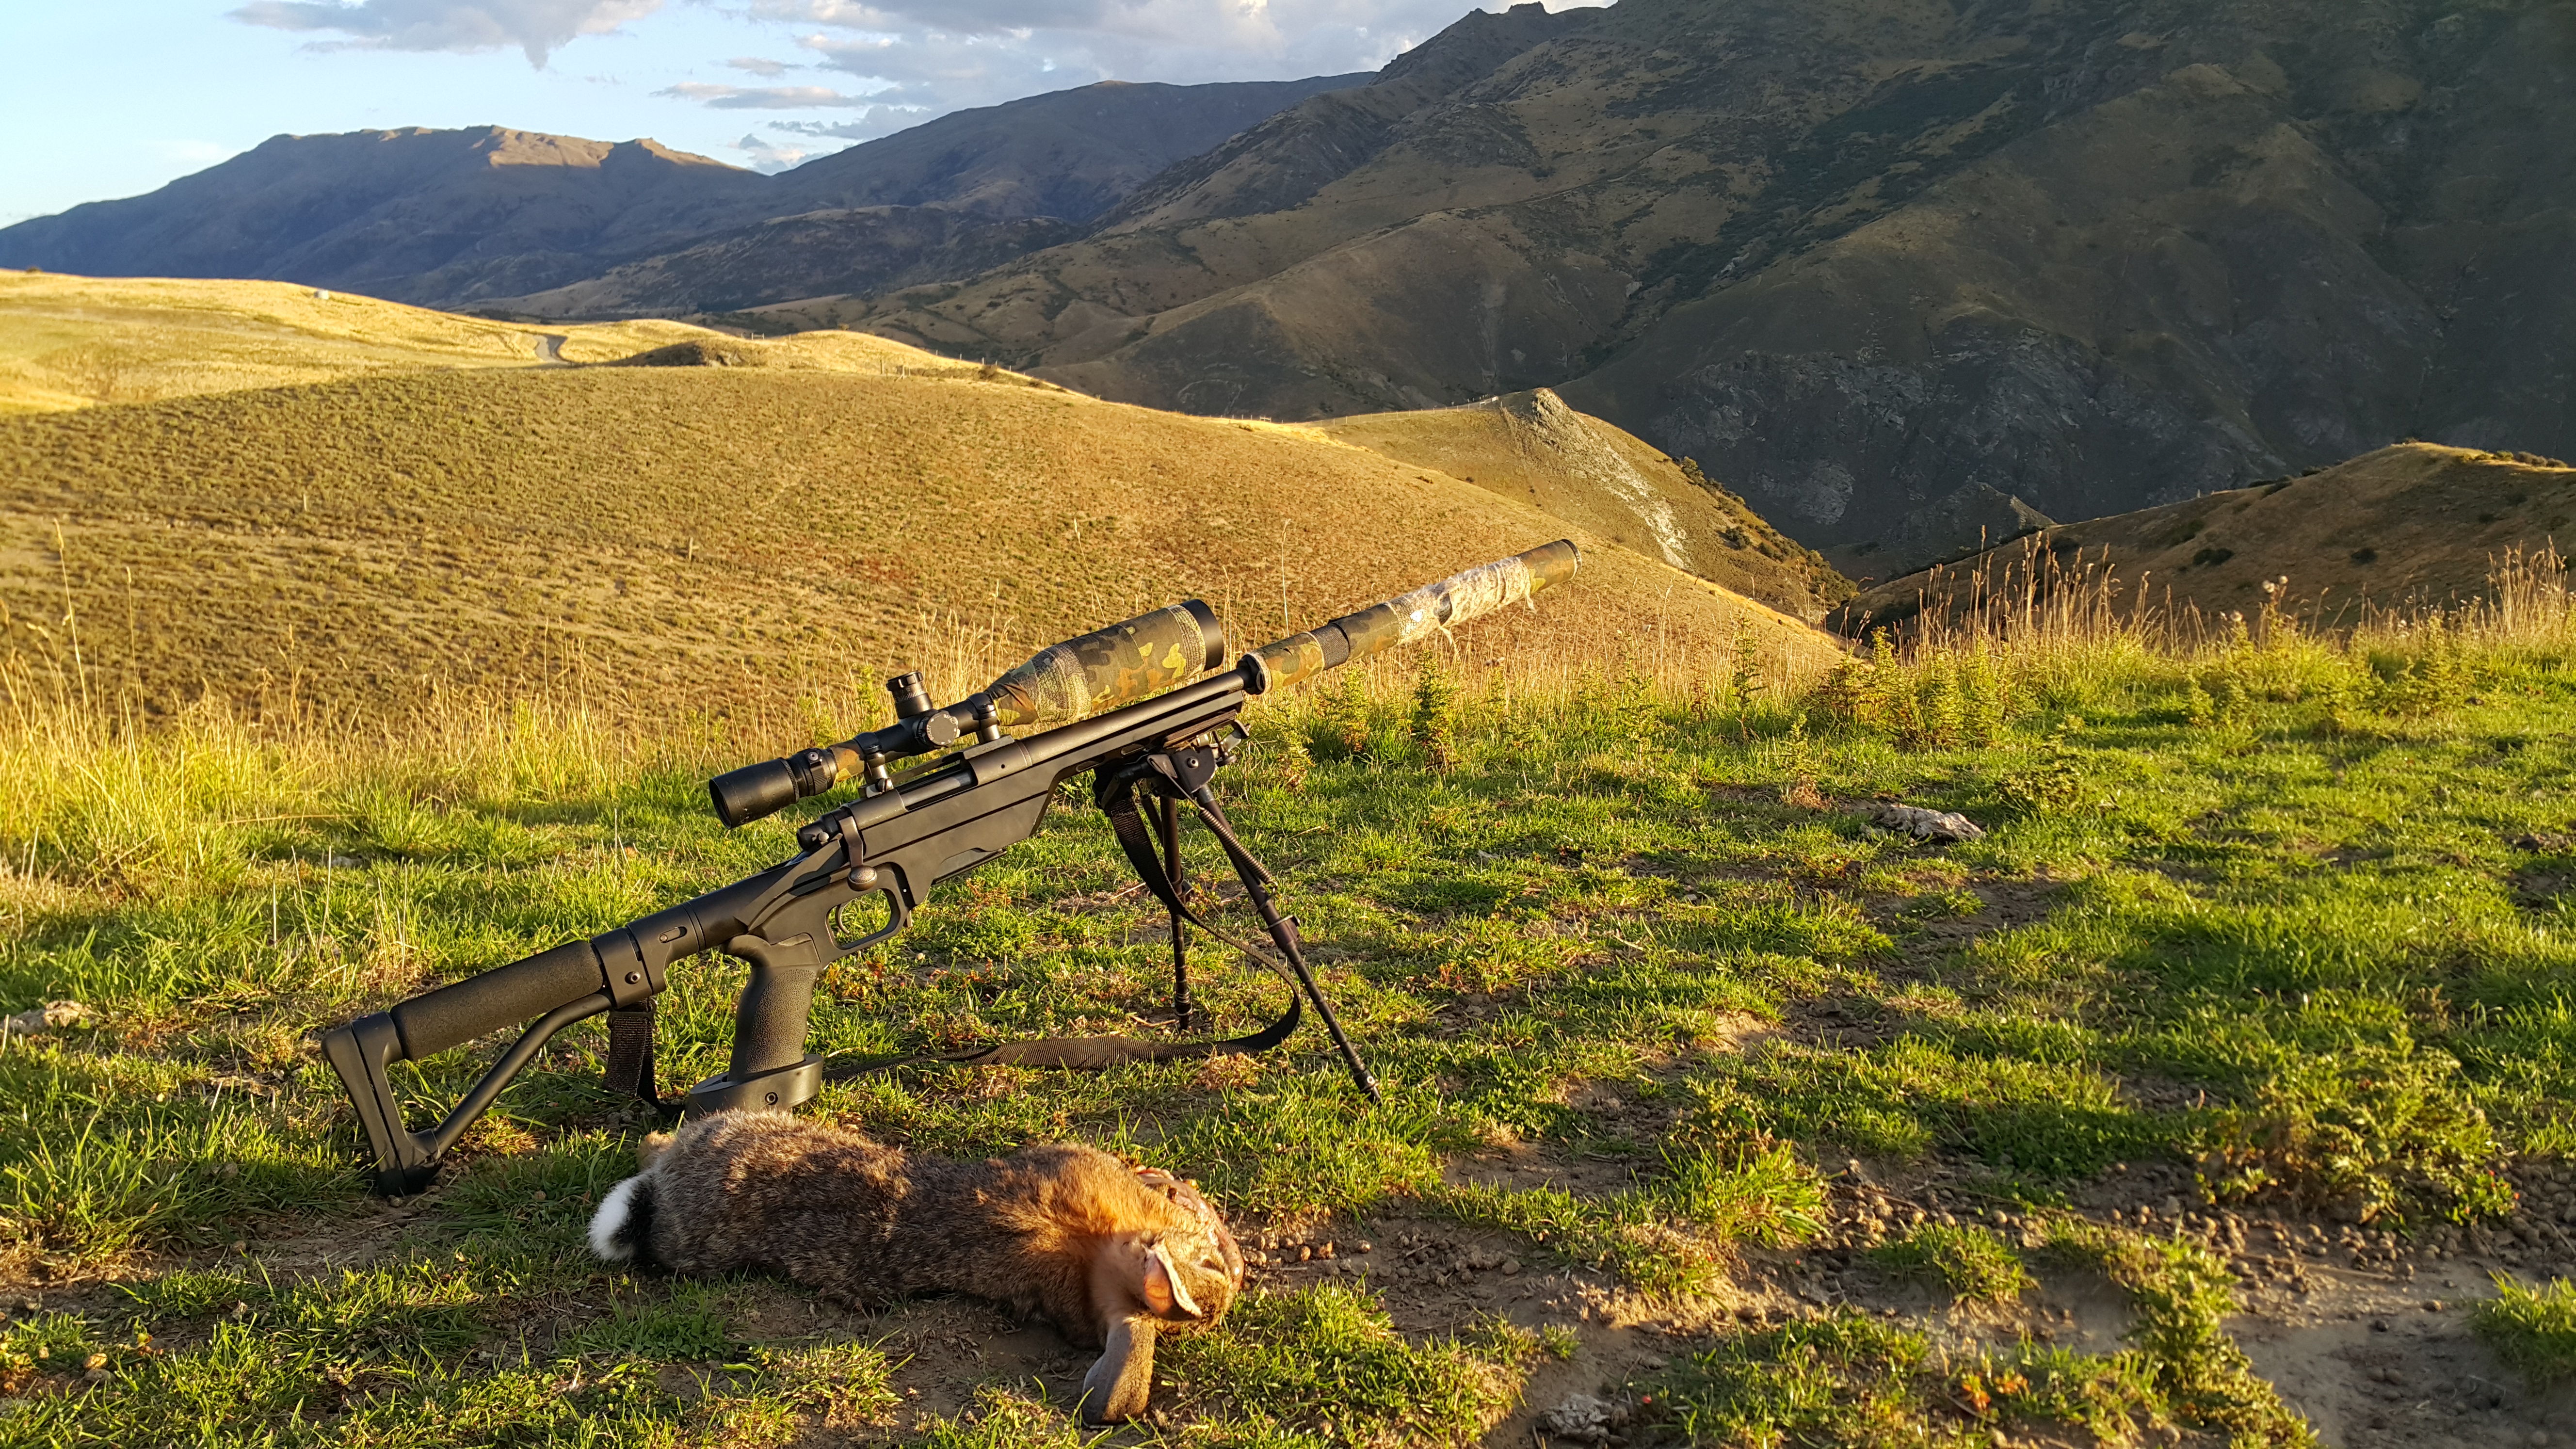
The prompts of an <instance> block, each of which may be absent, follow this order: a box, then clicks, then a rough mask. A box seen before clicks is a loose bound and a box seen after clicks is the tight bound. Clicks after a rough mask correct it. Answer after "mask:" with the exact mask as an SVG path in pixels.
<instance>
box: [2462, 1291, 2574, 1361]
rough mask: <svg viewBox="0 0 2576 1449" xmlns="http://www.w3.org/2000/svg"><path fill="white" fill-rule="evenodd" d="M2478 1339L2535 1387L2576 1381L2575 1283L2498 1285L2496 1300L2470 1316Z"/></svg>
mask: <svg viewBox="0 0 2576 1449" xmlns="http://www.w3.org/2000/svg"><path fill="white" fill-rule="evenodd" d="M2470 1322H2471V1323H2472V1324H2473V1325H2474V1326H2475V1327H2476V1328H2477V1331H2478V1336H2479V1337H2480V1338H2483V1339H2485V1340H2486V1341H2487V1342H2488V1343H2489V1344H2491V1345H2493V1346H2494V1348H2495V1351H2496V1353H2497V1354H2498V1355H2499V1356H2501V1357H2502V1358H2503V1359H2504V1361H2505V1362H2507V1363H2509V1364H2512V1365H2513V1366H2514V1367H2515V1368H2518V1369H2520V1370H2522V1371H2523V1372H2524V1373H2525V1374H2528V1375H2530V1377H2531V1382H2532V1384H2533V1386H2534V1387H2545V1386H2547V1385H2550V1384H2554V1383H2557V1382H2559V1381H2560V1380H2562V1379H2567V1378H2571V1377H2576V1282H2570V1281H2569V1280H2567V1279H2565V1278H2557V1279H2552V1280H2551V1281H2549V1282H2546V1283H2543V1284H2541V1285H2540V1286H2539V1287H2537V1288H2534V1287H2531V1286H2529V1285H2527V1284H2523V1283H2517V1282H2515V1281H2514V1280H2512V1279H2510V1278H2499V1279H2497V1280H2496V1296H2495V1297H2493V1298H2490V1299H2488V1300H2487V1301H2485V1302H2483V1303H2480V1304H2478V1305H2477V1307H2476V1308H2475V1309H2474V1310H2473V1311H2472V1315H2471V1318H2470Z"/></svg>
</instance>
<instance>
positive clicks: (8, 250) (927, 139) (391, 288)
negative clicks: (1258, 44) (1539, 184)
mask: <svg viewBox="0 0 2576 1449" xmlns="http://www.w3.org/2000/svg"><path fill="white" fill-rule="evenodd" d="M1360 79H1365V77H1360V76H1315V77H1311V78H1309V79H1306V80H1297V81H1262V82H1234V83H1224V84H1215V85H1201V86H1169V85H1121V84H1117V83H1114V82H1106V83H1102V84H1099V85H1091V86H1082V87H1078V88H1075V89H1072V90H1065V91H1055V92H1050V93H1048V94H1045V95H1038V96H1030V97H1027V98H1025V99H1022V100H1017V101H1013V102H1010V103H1009V104H1007V105H1001V106H986V107H981V108H978V109H974V110H966V111H956V112H952V113H950V114H949V115H946V116H942V117H940V118H939V119H937V120H934V121H928V122H924V123H923V124H921V125H919V126H915V127H912V128H911V129H909V130H905V131H901V132H897V133H896V134H894V135H892V136H886V137H881V138H879V139H877V140H874V141H868V142H864V143H862V144H860V145H857V146H852V147H850V148H848V149H846V150H843V151H839V152H835V153H833V154H832V155H829V156H823V157H818V158H817V159H815V160H813V161H809V162H807V163H806V164H804V165H803V166H800V167H797V168H795V169H793V170H790V171H787V172H783V173H781V174H779V175H777V176H774V177H772V176H763V175H760V174H758V173H756V172H752V171H747V170H743V169H741V168H738V167H733V166H727V165H724V164H722V163H720V162H716V161H711V160H709V159H707V158H706V157H703V156H692V155H687V154H685V153H682V152H677V151H672V150H669V149H668V148H666V147H663V146H661V145H660V144H658V143H656V142H653V141H650V140H643V141H628V142H623V143H620V144H616V145H611V144H609V143H607V142H602V141H588V140H583V139H581V138H578V137H572V136H550V135H543V134H539V133H535V132H527V131H514V130H510V129H507V128H504V127H499V126H490V127H482V128H478V129H472V130H461V131H438V130H428V129H422V128H412V129H406V130H392V131H356V132H350V133H348V134H345V135H328V136H275V137H271V138H270V139H269V140H267V141H266V142H263V143H262V144H261V145H259V146H258V147H256V148H254V149H253V150H251V151H248V152H246V153H244V154H242V155H240V156H236V157H234V158H232V159H231V160H229V161H225V162H223V163H221V164H220V165H216V166H212V167H209V168H207V169H206V170H204V171H200V172H197V173H195V174H194V175H191V176H186V177H182V178H180V179H179V180H177V181H174V182H172V183H170V184H169V185H168V186H165V187H162V188H161V189H160V190H158V191H155V192H153V193H151V194H150V195H147V196H138V197H129V198H126V199H124V200H119V201H103V202H93V203H90V204H88V205H85V206H76V207H73V208H72V209H71V210H69V211H67V212H64V213H62V214H60V215H58V216H47V217H38V218H36V219H34V220H32V221H25V222H20V223H19V224H17V225H15V226H11V227H7V228H0V266H12V267H44V268H47V269H49V270H77V271H81V272H84V273H90V274H99V275H115V276H159V277H256V278H264V279H272V280H283V281H291V282H298V283H302V284H304V285H306V286H319V287H327V288H331V289H333V290H349V291H363V292H368V293H371V294H374V295H377V296H383V297H390V298H394V299H396V300H400V301H406V302H416V303H420V304H423V305H428V306H443V307H463V306H477V307H483V308H502V307H504V306H505V303H506V301H507V299H515V298H519V297H522V296H524V295H526V294H534V293H544V292H548V291H550V290H551V289H554V288H559V287H563V286H566V285H568V284H570V283H574V282H580V281H584V280H587V279H590V278H594V277H598V276H599V275H600V274H602V273H603V272H608V271H610V270H611V269H613V268H615V267H617V266H619V265H620V264H623V263H628V262H633V261H637V260H640V259H643V258H646V257H653V256H659V255H662V254H665V253H672V252H686V251H687V250H688V249H689V248H691V247H693V246H696V245H698V244H699V243H701V242H705V241H708V240H710V239H714V238H719V237H724V236H728V235H730V234H733V233H738V232H741V231H742V230H743V229H744V228H754V229H755V234H757V228H758V224H759V223H761V222H763V221H767V220H771V219H774V218H782V217H802V216H804V215H805V214H807V213H812V212H829V211H849V210H851V209H854V208H886V207H892V208H897V209H898V214H897V215H896V216H895V217H893V218H892V219H891V220H890V221H889V220H887V219H883V218H880V219H878V220H877V221H876V222H875V223H874V224H873V225H870V226H866V227H863V228H862V229H861V230H859V231H857V232H850V231H848V230H847V229H846V228H844V229H843V231H842V232H841V233H840V234H839V235H837V236H836V237H835V238H834V241H835V242H836V244H837V245H838V247H839V248H840V250H841V252H842V254H841V255H840V257H839V259H838V260H837V262H835V263H829V264H824V265H822V266H821V267H820V268H819V270H818V269H817V267H816V264H814V263H812V262H810V261H805V260H794V261H790V262H788V263H787V264H786V266H785V269H784V270H783V271H780V272H777V273H775V274H773V273H772V272H771V271H770V270H769V269H768V268H769V266H770V265H771V264H772V263H774V262H776V261H777V260H778V258H779V254H778V253H777V252H775V251H774V250H770V249H764V248H763V247H760V246H756V245H755V246H750V247H744V246H740V245H735V246H732V247H730V248H729V249H727V250H726V251H725V253H724V259H725V268H724V271H723V274H722V276H721V278H719V279H718V280H717V282H716V284H715V286H714V287H713V291H712V292H711V294H710V295H709V296H708V297H705V298H700V297H698V296H696V295H694V294H686V295H680V296H678V297H676V298H674V297H673V296H672V295H671V293H672V288H673V286H674V285H675V282H676V280H677V278H679V277H693V276H697V275H699V274H700V273H701V272H702V271H703V269H702V268H694V269H693V267H692V266H691V265H689V264H685V263H683V264H679V265H677V266H676V268H674V267H662V268H658V269H656V270H655V271H654V273H653V274H652V275H653V276H654V278H655V281H656V283H657V284H658V290H657V291H655V292H653V294H652V296H653V298H654V300H652V301H650V302H647V301H644V300H640V299H639V300H634V301H631V302H624V303H612V302H609V301H606V300H603V299H601V298H599V297H598V296H597V295H596V289H594V292H593V293H587V294H583V296H584V297H585V299H586V300H587V301H589V302H590V303H591V304H592V305H593V306H594V308H595V310H593V311H590V312H587V313H584V314H582V315H592V316H597V315H605V314H607V313H611V312H613V313H617V314H619V315H640V314H645V313H651V312H656V311H659V312H662V313H666V314H667V313H684V312H691V311H703V310H709V309H714V308H724V307H731V306H738V305H746V304H747V302H748V301H779V300H783V299H787V298H793V297H801V296H811V295H814V294H815V292H814V290H813V289H818V288H824V289H828V288H830V287H835V286H839V287H848V288H862V287H868V288H873V287H882V286H888V285H896V284H901V283H905V282H910V281H914V280H919V279H923V278H929V277H942V276H950V277H953V276H963V275H968V274H970V273H972V272H974V271H977V270H981V269H982V268H984V267H987V266H990V265H992V264H994V263H996V262H998V261H1001V260H1004V259H1006V258H1008V257H1011V256H1016V255H1018V254H1019V253H1020V252H1021V251H1025V250H1028V249H1029V248H1031V247H1033V246H1041V245H1046V244H1049V243H1052V242H1055V241H1060V240H1063V239H1064V236H1065V231H1064V229H1063V228H1061V227H1058V228H1053V229H1050V228H1047V227H1038V228H1034V229H1033V228H1031V227H1030V226H1028V225H1027V224H1026V223H1027V221H1028V219H1030V218H1036V217H1059V218H1069V219H1071V220H1073V221H1084V220H1088V219H1089V218H1091V217H1092V216H1094V215H1095V214H1097V213H1098V212H1099V211H1101V210H1102V209H1103V208H1104V207H1106V206H1108V205H1110V204H1112V203H1113V202H1115V201H1116V200H1117V199H1118V198H1119V197H1121V196H1123V195H1125V194H1126V193H1127V191H1129V190H1131V189H1132V188H1134V187H1135V186H1136V185H1138V184H1139V183H1141V182H1143V181H1144V180H1145V179H1146V178H1148V177H1150V176H1152V175H1154V174H1155V173H1156V172H1158V171H1160V170H1162V169H1163V168H1164V167H1165V166H1167V165H1169V164H1170V163H1172V162H1174V161H1177V160H1179V159H1181V158H1183V157H1185V156H1190V155H1193V154H1196V153H1197V152H1199V151H1203V150H1205V149H1207V148H1208V147H1210V146H1213V145H1215V144H1217V143H1218V142H1220V141H1223V140H1224V139H1225V138H1226V137H1228V136H1230V135H1233V134H1234V133H1235V132H1236V131H1239V130H1241V129H1242V128H1243V127H1245V126H1247V125H1250V124H1252V123H1253V122H1255V121H1258V120H1260V119H1261V118H1262V117H1264V116H1266V115H1269V114H1270V113H1271V112H1273V111H1275V110H1277V109H1279V108H1280V107H1281V106H1285V105H1290V104H1293V103H1294V102H1296V101H1298V100H1301V99H1303V98H1304V97H1306V96H1308V95H1311V94H1313V93H1315V92H1316V91H1319V90H1329V89H1332V88H1335V87H1337V86H1341V85H1344V84H1348V83H1350V82H1352V81H1356V80H1360ZM920 209H928V210H929V211H931V212H933V213H934V214H933V215H931V216H927V217H922V216H911V217H907V216H904V215H902V214H901V213H902V212H905V211H915V210H920ZM937 213H953V215H945V216H943V215H939V214H937ZM811 230H812V228H811V226H810V225H809V226H808V227H807V228H805V231H806V232H810V231H811ZM772 240H773V241H774V240H775V238H772ZM862 248H864V249H865V250H860V249H862ZM543 305H544V304H542V303H540V304H535V305H534V306H533V307H522V308H520V309H519V310H543ZM545 315H549V316H555V315H568V314H566V313H564V312H562V311H560V310H556V311H548V312H545Z"/></svg>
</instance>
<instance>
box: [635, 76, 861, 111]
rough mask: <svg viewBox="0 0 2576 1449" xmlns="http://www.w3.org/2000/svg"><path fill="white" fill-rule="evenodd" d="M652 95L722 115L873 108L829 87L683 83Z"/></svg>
mask: <svg viewBox="0 0 2576 1449" xmlns="http://www.w3.org/2000/svg"><path fill="white" fill-rule="evenodd" d="M653 94H655V95H657V96H678V97H680V98H681V99H683V100H691V101H697V102H699V103H701V104H704V105H708V106H712V107H714V108H715V109H717V110H719V111H813V110H822V109H826V108H829V109H836V110H839V109H847V108H849V107H852V106H861V107H864V106H868V105H872V104H874V103H873V102H871V101H870V100H868V98H867V97H865V96H845V95H843V94H841V93H840V92H839V91H836V90H832V89H830V88H829V87H826V86H720V85H711V84H709V83H707V82H705V81H682V82H680V83H679V84H678V85H675V86H670V87H667V88H665V89H662V90H658V91H655V92H654V93H653Z"/></svg>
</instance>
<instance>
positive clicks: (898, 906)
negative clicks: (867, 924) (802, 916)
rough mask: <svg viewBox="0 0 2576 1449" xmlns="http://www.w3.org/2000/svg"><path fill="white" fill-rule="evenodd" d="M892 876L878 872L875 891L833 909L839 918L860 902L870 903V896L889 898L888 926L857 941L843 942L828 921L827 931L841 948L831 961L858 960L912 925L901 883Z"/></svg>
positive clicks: (882, 870) (887, 901)
mask: <svg viewBox="0 0 2576 1449" xmlns="http://www.w3.org/2000/svg"><path fill="white" fill-rule="evenodd" d="M892 874H893V873H892V872H891V871H888V870H884V869H880V870H878V872H877V880H878V882H879V884H877V885H876V886H875V887H874V888H872V889H869V890H866V891H862V892H860V893H859V894H857V895H854V896H852V897H850V898H849V899H848V900H846V901H843V902H841V904H840V905H838V906H834V907H833V908H832V914H834V915H837V914H839V913H840V912H841V911H842V910H843V909H845V908H847V907H850V906H854V905H857V904H858V903H859V902H860V901H863V900H865V899H867V898H868V897H869V896H883V897H885V898H886V923H885V924H884V925H883V926H881V927H879V928H877V929H876V930H873V931H870V932H868V933H867V934H866V935H864V936H861V937H859V938H858V939H856V940H853V941H844V940H842V939H841V937H840V933H839V932H838V931H830V924H831V923H830V920H829V918H828V917H827V918H826V919H825V922H824V925H825V929H826V930H827V931H829V932H830V935H831V939H832V944H833V945H834V946H837V947H839V948H840V949H839V950H837V951H835V952H833V954H832V957H831V959H832V960H835V961H839V960H842V959H844V958H847V957H850V956H855V955H857V954H858V953H860V952H861V951H864V950H866V949H868V948H869V947H870V946H874V945H876V944H878V943H879V942H882V941H890V940H892V939H894V937H895V936H896V934H897V933H899V932H901V931H902V930H903V928H904V927H906V926H909V925H911V924H912V912H911V910H910V909H909V908H907V907H906V906H905V905H904V903H903V887H902V885H901V884H900V883H898V882H897V881H895V880H893V879H891V878H890V877H891V876H892Z"/></svg>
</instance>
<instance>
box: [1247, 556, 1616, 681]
mask: <svg viewBox="0 0 2576 1449" xmlns="http://www.w3.org/2000/svg"><path fill="white" fill-rule="evenodd" d="M1582 562H1583V555H1582V552H1581V551H1580V550H1578V549H1576V548H1575V546H1574V540H1572V539H1570V538H1560V539H1558V540H1557V541H1556V542H1554V543H1549V544H1542V545H1540V546H1539V547H1537V548H1534V549H1531V550H1529V551H1528V552H1527V553H1516V554H1514V555H1512V556H1511V557H1510V558H1506V559H1497V560H1495V561H1494V562H1492V563H1489V564H1478V565H1477V566H1476V567H1474V568H1471V569H1468V570H1465V571H1464V572H1461V573H1455V574H1451V575H1450V576H1449V577H1447V578H1445V579H1442V580H1441V581H1440V582H1438V583H1436V584H1425V585H1423V586H1422V587H1421V588H1418V589H1415V590H1413V591H1412V592H1411V593H1407V594H1398V595H1396V596H1395V597H1394V598H1392V599H1388V600H1386V601H1384V602H1382V603H1376V604H1371V605H1369V606H1368V607H1367V608H1365V609H1362V610H1360V611H1358V612H1357V613H1352V614H1344V615H1343V616H1342V617H1340V618H1338V619H1335V620H1334V621H1332V622H1331V623H1329V624H1326V625H1324V626H1323V627H1322V628H1319V629H1310V630H1308V631H1306V632H1305V633H1303V634H1291V635H1289V636H1288V637H1287V638H1285V639H1282V640H1279V641H1278V642H1277V643H1274V644H1264V645H1262V646H1261V647H1260V648H1258V649H1255V650H1253V651H1252V652H1251V653H1249V654H1246V655H1245V656H1243V660H1242V663H1241V665H1240V666H1239V667H1240V668H1241V670H1242V671H1243V677H1244V689H1245V692H1247V693H1250V694H1267V693H1269V692H1270V691H1271V690H1273V689H1277V688H1279V687H1280V686H1282V685H1287V684H1295V683H1298V682H1299V681H1301V680H1306V679H1312V678H1313V677H1315V676H1316V675H1318V674H1321V673H1323V672H1324V671H1325V670H1327V669H1339V668H1340V667H1341V666H1343V665H1344V664H1347V663H1349V662H1350V661H1352V660H1354V659H1360V658H1364V657H1366V656H1368V655H1371V654H1377V653H1382V652H1384V651H1385V650H1388V649H1393V648H1396V647H1398V646H1400V645H1405V644H1411V643H1413V642H1415V641H1416V640H1419V639H1423V638H1426V637H1428V636H1429V635H1431V634H1432V633H1433V632H1434V631H1437V630H1442V629H1451V628H1455V627H1457V626H1458V625H1460V624H1464V623H1466V622H1467V621H1468V620H1470V619H1477V618H1482V617H1483V616H1485V615H1487V614H1490V613H1493V612H1495V611H1496V610H1498V609H1501V608H1503V607H1504V606H1506V605H1509V604H1517V603H1525V602H1527V601H1528V600H1529V599H1530V598H1531V597H1532V596H1533V595H1535V594H1537V593H1538V591H1539V590H1541V589H1544V588H1549V587H1551V586H1553V585H1556V584H1561V583H1564V582H1565V581H1566V580H1567V579H1570V578H1572V577H1574V571H1575V569H1576V568H1577V567H1578V566H1580V565H1581V564H1582Z"/></svg>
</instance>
